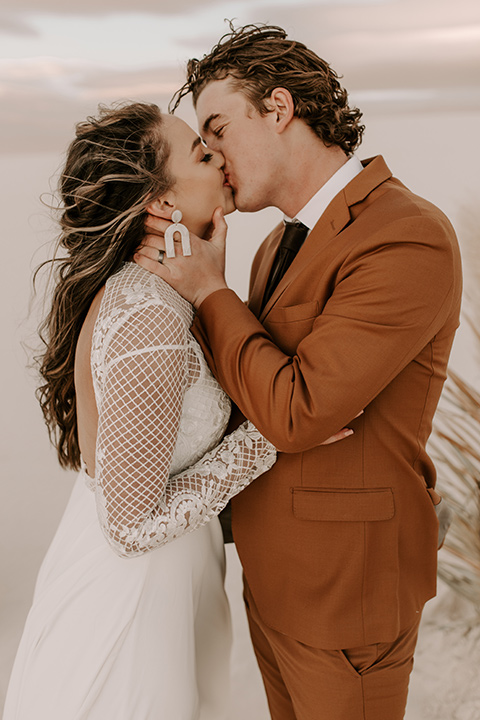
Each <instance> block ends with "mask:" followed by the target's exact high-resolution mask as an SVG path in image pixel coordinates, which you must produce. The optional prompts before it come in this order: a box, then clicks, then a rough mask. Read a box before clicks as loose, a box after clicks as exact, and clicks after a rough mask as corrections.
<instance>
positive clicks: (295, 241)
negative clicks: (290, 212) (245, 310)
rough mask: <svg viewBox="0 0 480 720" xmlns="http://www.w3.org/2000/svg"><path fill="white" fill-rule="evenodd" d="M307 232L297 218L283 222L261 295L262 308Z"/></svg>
mask: <svg viewBox="0 0 480 720" xmlns="http://www.w3.org/2000/svg"><path fill="white" fill-rule="evenodd" d="M307 233H308V228H307V227H305V225H303V223H301V222H298V220H295V221H294V222H286V223H285V230H284V231H283V236H282V239H281V241H280V246H279V248H278V251H277V254H276V256H275V260H274V261H273V265H272V269H271V271H270V276H269V278H268V282H267V286H266V288H265V293H264V295H263V303H262V310H263V308H264V307H265V305H266V304H267V302H268V301H269V300H270V298H271V296H272V293H273V291H274V290H275V288H276V287H277V285H278V283H279V282H280V280H281V279H282V277H283V276H284V275H285V273H286V272H287V270H288V268H289V267H290V265H291V264H292V262H293V259H294V257H295V255H296V254H297V252H298V251H299V250H300V248H301V247H302V245H303V242H304V240H305V238H306V237H307Z"/></svg>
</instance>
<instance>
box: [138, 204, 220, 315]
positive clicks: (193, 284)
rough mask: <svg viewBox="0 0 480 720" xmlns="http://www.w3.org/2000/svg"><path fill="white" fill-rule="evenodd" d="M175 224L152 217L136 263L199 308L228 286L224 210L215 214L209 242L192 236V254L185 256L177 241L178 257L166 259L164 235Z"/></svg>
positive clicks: (146, 226)
mask: <svg viewBox="0 0 480 720" xmlns="http://www.w3.org/2000/svg"><path fill="white" fill-rule="evenodd" d="M171 224H172V223H171V222H170V221H169V220H164V219H162V218H159V217H155V216H153V215H148V218H147V220H146V222H145V236H144V238H143V241H142V244H141V245H140V246H139V247H138V248H137V250H136V252H135V255H134V257H133V259H134V261H135V262H136V263H137V264H138V265H141V266H142V267H143V268H145V269H146V270H149V271H150V272H152V273H154V274H155V275H158V277H161V278H162V279H163V280H165V281H166V282H168V283H169V285H171V286H172V287H173V288H174V289H175V290H177V292H179V293H180V295H182V296H183V297H184V298H185V299H186V300H188V301H189V302H190V303H192V305H194V306H195V307H196V308H198V307H200V305H201V304H202V302H203V301H204V300H205V298H206V297H208V295H211V293H213V292H215V291H216V290H221V289H223V288H226V287H227V284H226V282H225V238H226V234H227V224H226V222H225V219H224V217H223V212H222V211H221V208H217V210H215V213H214V215H213V231H212V234H211V237H210V238H209V239H208V240H203V239H201V238H199V237H197V236H196V235H195V234H194V233H192V232H191V233H190V244H191V249H192V254H191V255H189V256H186V257H184V256H183V254H182V244H181V242H177V241H175V257H174V258H167V257H166V255H165V254H164V253H165V240H164V234H165V232H166V230H167V228H168V227H169V226H170V225H171Z"/></svg>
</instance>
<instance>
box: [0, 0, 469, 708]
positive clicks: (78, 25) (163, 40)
mask: <svg viewBox="0 0 480 720" xmlns="http://www.w3.org/2000/svg"><path fill="white" fill-rule="evenodd" d="M225 18H229V19H234V20H235V24H236V25H243V24H248V23H252V22H268V23H272V24H276V25H280V26H282V27H284V28H285V29H286V30H287V32H288V34H289V36H290V37H293V38H295V39H298V40H301V41H302V42H304V43H306V44H307V45H308V46H310V47H311V48H312V49H313V50H315V51H316V52H317V53H318V54H319V55H320V56H322V57H324V58H325V59H326V60H327V61H328V62H330V63H331V65H332V66H333V67H334V68H335V69H336V70H337V72H339V73H340V74H341V75H343V81H342V82H343V84H344V85H345V87H346V88H347V89H348V90H349V93H350V97H351V100H352V102H353V103H355V104H357V105H358V106H359V107H360V108H361V110H362V111H363V112H364V121H365V124H366V126H367V131H366V134H365V137H364V141H363V144H362V146H361V148H360V150H359V151H358V155H359V157H360V158H366V157H369V156H371V155H375V154H379V153H381V154H383V155H384V157H385V159H386V161H387V164H388V165H389V166H390V168H391V169H392V171H393V173H394V174H395V175H396V176H397V177H399V178H400V179H401V180H402V181H403V182H405V183H406V184H407V185H408V186H409V187H410V188H411V189H412V190H413V191H414V192H417V193H419V194H420V195H423V196H424V197H426V198H427V199H429V200H431V201H432V202H434V203H436V204H437V205H438V206H439V207H440V208H441V209H442V210H444V212H446V214H447V215H448V216H449V217H450V219H451V220H452V222H453V224H454V226H455V228H456V230H457V233H458V235H459V239H460V244H461V247H462V251H463V252H464V255H465V257H466V258H467V262H466V263H465V266H466V275H467V285H468V286H469V287H470V288H471V287H472V282H473V280H472V278H473V272H472V267H476V268H477V269H480V263H479V258H480V251H479V250H478V248H479V247H480V243H479V239H480V238H479V235H480V233H479V230H478V228H479V225H480V183H479V178H478V168H479V167H480V144H479V136H480V2H479V0H374V1H372V2H365V0H350V1H347V0H345V1H344V0H303V2H302V0H243V1H242V0H232V1H231V2H225V1H224V0H210V1H208V0H168V2H165V0H159V1H158V2H153V0H136V2H127V1H126V0H83V2H81V3H80V2H75V0H72V1H69V0H4V2H3V4H2V9H1V10H0V128H1V131H0V174H1V193H0V238H1V243H2V255H1V262H0V293H1V296H0V297H1V300H0V319H1V327H2V351H3V352H2V367H1V369H2V372H1V374H0V378H1V383H2V384H1V397H2V403H1V413H0V422H1V425H0V465H1V469H2V486H1V497H0V513H1V517H0V546H1V550H2V553H1V557H0V579H1V580H0V633H1V641H0V646H1V648H2V649H1V651H0V708H1V707H2V704H3V703H2V693H3V691H4V688H5V687H6V683H7V680H8V675H9V672H10V667H11V663H12V661H13V656H14V653H15V649H16V646H17V643H18V640H19V636H20V633H21V630H22V626H23V622H24V619H25V616H26V613H27V611H28V607H29V605H30V602H31V594H32V590H33V585H34V581H35V577H36V573H37V571H38V566H39V564H40V562H41V559H42V557H43V555H44V553H45V550H46V548H47V546H48V544H49V542H50V539H51V537H52V536H53V533H54V531H55V528H56V525H57V523H58V519H59V517H60V514H61V512H62V510H63V507H64V505H65V502H66V499H67V497H68V494H69V491H70V487H71V481H72V477H73V475H72V474H71V473H64V472H63V471H61V470H60V469H59V467H58V465H57V463H56V460H55V456H54V453H53V452H52V451H51V450H50V449H49V445H48V440H47V435H46V431H45V428H44V426H43V423H42V420H41V417H40V412H39V409H38V407H37V404H36V401H35V399H34V395H33V391H34V386H35V379H34V377H33V376H32V373H31V372H28V371H27V370H26V368H25V366H26V363H27V355H26V354H25V351H24V349H23V348H22V345H21V343H25V342H26V343H27V344H31V342H32V340H33V339H34V330H35V327H36V325H37V322H38V309H33V310H31V309H30V308H29V297H30V292H31V273H32V269H33V268H34V267H35V266H36V265H37V264H38V263H39V262H40V260H42V259H43V258H44V257H45V256H46V255H47V254H48V252H49V250H48V249H49V247H50V246H51V242H52V240H53V238H54V236H55V233H56V228H55V226H54V225H53V222H52V219H51V218H50V216H49V212H48V210H47V209H46V208H45V207H44V206H43V205H42V204H41V202H40V196H42V194H45V195H44V199H45V200H46V201H47V202H48V201H49V200H50V198H49V195H48V193H49V189H50V188H54V186H55V173H56V171H57V170H58V168H59V167H60V166H61V163H62V160H63V153H64V150H65V149H66V147H67V145H68V143H69V142H70V140H71V139H72V137H73V132H74V124H75V123H76V122H78V121H80V120H83V119H84V118H85V117H86V116H87V115H88V114H93V113H95V111H96V108H97V105H98V103H100V102H101V103H106V104H109V103H111V102H114V101H116V100H147V101H153V102H156V103H158V104H159V105H160V106H161V107H162V108H163V109H166V107H167V104H168V101H169V99H170V97H171V95H172V94H173V92H174V91H175V90H176V89H177V88H178V87H179V86H180V85H181V84H182V82H183V76H184V68H185V63H186V61H187V59H188V58H190V57H201V56H202V55H203V54H204V53H206V52H208V50H209V49H210V48H211V46H212V45H213V44H214V43H215V42H216V41H217V40H218V39H219V37H220V36H221V35H222V34H224V33H225V32H227V30H228V27H227V25H226V23H225V22H224V19H225ZM179 115H180V116H181V117H183V118H184V119H186V120H187V121H189V122H190V123H191V124H192V125H193V126H195V117H194V113H193V111H192V109H191V106H190V103H189V101H188V100H186V101H183V102H182V105H181V106H180V111H179ZM278 217H279V213H278V211H277V210H265V211H262V213H260V214H258V215H255V216H248V215H241V214H238V213H236V214H235V215H233V216H230V217H229V219H228V222H229V227H230V231H229V240H228V256H227V259H228V267H227V271H228V272H227V277H228V280H229V282H230V284H231V286H232V287H233V288H234V289H235V290H236V291H237V292H238V293H239V294H240V295H241V296H242V297H245V296H246V291H247V285H248V273H249V266H250V263H251V260H252V257H253V253H254V252H255V249H256V248H257V247H258V245H259V244H260V242H261V240H262V239H263V237H264V236H265V235H266V233H267V232H268V230H269V229H270V228H271V227H272V225H273V224H274V223H275V222H276V220H277V219H278ZM472 249H473V250H472ZM474 261H476V266H475V262H474ZM476 282H477V285H478V278H477V280H476ZM452 363H453V364H454V365H455V367H456V369H460V370H461V371H462V372H463V373H464V374H465V375H466V376H467V377H468V378H469V379H470V380H471V381H472V382H474V383H478V382H479V379H480V372H479V366H480V361H479V357H478V354H477V351H476V349H475V347H474V345H473V344H472V341H471V337H470V336H469V334H468V331H467V329H466V328H465V327H462V328H461V330H460V331H459V333H458V335H457V340H456V343H455V347H454V352H453V356H452ZM228 558H229V578H228V581H227V587H228V591H229V594H230V597H231V600H232V604H233V607H234V620H235V623H236V625H235V627H236V646H235V653H234V690H235V694H234V701H233V714H232V720H236V719H237V718H238V720H240V719H242V720H244V719H245V718H246V717H248V718H249V720H266V718H267V717H268V716H267V714H266V709H265V704H264V699H263V695H262V689H261V684H260V681H259V678H258V675H256V674H255V672H256V671H255V666H254V661H253V656H252V655H251V654H249V650H248V638H247V636H246V631H245V626H244V624H242V623H243V618H242V617H241V613H242V609H241V599H240V570H239V566H238V563H237V561H236V559H235V555H234V552H233V551H232V549H231V548H229V550H228ZM86 631H88V629H86ZM448 663H449V659H448V658H445V667H448ZM416 673H417V674H416V675H415V674H414V680H413V683H412V688H413V691H412V698H413V699H412V700H411V701H410V705H409V712H408V713H407V720H423V718H424V717H425V713H424V712H423V711H422V702H423V701H424V699H425V693H426V690H425V687H426V681H425V676H424V675H422V674H421V671H419V670H418V669H417V670H416ZM419 673H420V674H419ZM245 688H248V689H249V692H246V691H245ZM422 693H423V694H422ZM39 720H43V719H39ZM436 720H452V719H451V716H449V717H447V716H445V717H440V716H438V717H437V718H436Z"/></svg>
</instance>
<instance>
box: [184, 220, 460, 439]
mask: <svg viewBox="0 0 480 720" xmlns="http://www.w3.org/2000/svg"><path fill="white" fill-rule="evenodd" d="M456 272H457V270H456V263H455V259H454V257H453V248H452V244H451V241H450V240H449V238H448V237H447V235H446V233H445V230H444V229H443V228H442V226H441V225H440V224H439V223H437V222H436V221H434V220H433V219H429V218H418V217H416V218H409V219H404V220H401V221H397V222H395V223H392V224H391V226H388V227H386V228H382V231H381V232H379V233H378V234H377V236H375V237H372V238H369V239H368V241H367V242H364V243H359V244H358V245H357V246H356V247H355V248H354V249H353V250H352V251H351V252H350V254H349V255H348V256H347V257H346V259H345V260H344V262H343V264H342V265H341V267H340V268H339V270H338V272H337V274H336V278H335V283H336V284H335V287H334V290H333V292H332V293H331V296H330V298H329V300H328V302H327V303H326V304H325V306H324V308H323V311H322V312H321V314H320V315H318V317H317V318H316V320H315V322H314V325H313V328H312V331H311V332H310V333H309V334H308V335H307V336H306V337H305V338H304V339H303V340H302V341H301V342H300V343H299V345H298V347H297V351H296V354H295V355H293V356H289V355H286V354H285V353H283V352H282V351H281V350H280V349H279V348H278V347H277V346H276V345H275V343H274V342H273V340H272V338H271V336H270V335H269V334H268V332H267V331H266V330H265V328H264V327H263V326H262V325H261V323H260V322H259V321H258V320H257V318H256V317H255V316H254V315H253V314H252V313H251V312H250V311H249V309H248V308H247V307H245V305H244V304H243V303H242V302H241V300H240V299H239V298H238V297H237V296H236V295H235V293H234V292H232V291H231V290H220V291H217V292H216V293H213V294H212V295H210V296H209V297H208V298H206V300H205V301H204V302H203V303H202V305H201V307H200V308H199V312H198V314H197V318H196V321H195V334H196V336H197V339H198V340H199V341H200V343H201V345H202V347H203V350H204V352H205V354H206V357H207V360H208V362H209V365H210V366H211V368H212V370H213V372H214V374H215V375H216V377H217V378H218V380H219V382H220V383H221V384H222V386H223V387H224V389H225V390H226V392H227V393H228V394H229V395H230V397H231V398H232V399H233V400H234V402H235V403H236V404H237V405H238V407H239V408H240V409H241V411H242V412H243V413H244V415H245V416H246V417H248V418H249V419H250V420H252V422H253V423H254V424H255V425H256V426H257V427H258V429H259V430H260V432H262V433H263V434H264V435H265V437H267V438H268V439H269V440H270V441H271V442H272V443H273V444H274V445H275V446H276V447H277V448H278V449H279V450H280V451H283V452H301V451H305V450H308V449H310V448H312V447H315V446H317V445H319V444H320V443H322V442H323V441H324V440H326V439H327V438H328V437H330V436H331V435H332V434H333V433H335V432H337V431H338V430H339V429H340V428H342V427H343V426H345V425H346V424H348V423H349V422H350V421H351V420H352V419H353V418H354V417H355V416H356V415H357V413H358V412H360V411H361V410H362V409H364V408H366V407H367V405H368V404H369V403H370V402H371V401H372V400H373V399H374V398H375V397H376V396H377V395H378V394H379V393H380V392H381V391H382V390H383V389H384V388H385V387H386V385H387V384H388V383H389V382H391V380H392V379H393V378H394V377H395V376H396V375H398V374H399V373H400V372H401V371H402V370H403V369H404V368H405V367H406V365H407V364H408V363H410V362H411V361H412V360H413V359H414V358H415V356H416V355H417V354H418V353H419V352H420V351H421V350H422V348H424V347H425V345H426V344H427V343H429V342H430V341H431V340H432V338H433V337H434V336H435V335H436V334H437V333H439V332H440V331H441V329H442V327H443V326H444V325H445V323H446V321H447V319H448V318H449V316H450V314H451V313H452V305H453V300H454V295H455V294H456V288H458V278H456ZM310 299H314V294H313V296H312V297H311V298H310Z"/></svg>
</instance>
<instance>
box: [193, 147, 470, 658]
mask: <svg viewBox="0 0 480 720" xmlns="http://www.w3.org/2000/svg"><path fill="white" fill-rule="evenodd" d="M281 232H282V228H281V227H278V228H276V229H275V230H274V231H273V232H272V233H271V234H270V236H269V237H268V238H267V239H266V240H265V242H264V243H263V245H262V246H261V247H260V249H259V251H258V253H257V255H256V257H255V260H254V264H253V270H252V277H251V287H250V300H249V307H247V306H246V305H245V304H244V303H242V301H241V300H240V299H239V298H238V296H237V295H236V294H235V293H234V292H232V291H231V290H220V291H218V292H216V293H213V294H212V295H210V296H209V297H208V298H207V299H206V300H205V301H204V302H203V303H202V305H201V307H200V308H199V311H198V313H197V316H196V320H195V323H194V333H195V335H196V337H197V339H198V340H199V342H200V343H201V345H202V348H203V350H204V352H205V355H206V357H207V360H208V363H209V365H210V367H211V368H212V370H213V372H214V374H215V376H216V377H217V379H218V380H219V382H220V383H221V385H222V386H223V387H224V388H225V390H226V391H227V393H228V394H229V395H230V397H231V398H232V399H233V401H234V402H235V403H236V405H237V406H238V408H240V410H241V412H242V413H243V414H244V415H245V416H246V417H247V418H249V419H250V420H252V421H253V423H254V424H255V425H256V426H257V428H258V429H259V430H260V431H261V432H262V433H263V434H264V435H265V436H266V437H267V438H268V439H269V440H270V441H271V442H272V443H273V444H274V445H275V446H276V447H277V448H278V450H279V455H278V460H277V462H276V464H275V465H274V467H273V468H272V469H271V470H270V471H269V472H267V473H265V474H264V475H263V476H261V477H260V478H259V479H257V480H256V481H255V482H254V483H252V485H250V486H249V487H248V488H247V489H246V490H244V491H243V492H242V493H241V494H240V495H238V496H237V497H236V498H234V500H233V502H232V506H233V509H232V516H233V534H234V538H235V542H236V545H237V548H238V552H239V556H240V559H241V562H242V564H243V567H244V571H245V576H246V580H247V582H248V584H249V587H250V589H251V592H252V594H253V596H254V598H255V601H256V604H257V607H258V610H259V612H260V615H261V617H262V619H263V621H264V622H265V623H266V624H267V625H269V626H270V627H272V628H274V629H276V630H278V631H280V632H281V633H284V634H286V635H288V636H290V637H293V638H296V639H297V640H299V641H301V642H303V643H306V644H308V645H312V646H315V647H321V648H327V649H328V648H347V647H356V646H360V645H366V644H371V643H376V642H387V641H392V640H394V639H395V638H396V637H397V635H398V633H399V631H400V630H401V629H403V628H405V627H407V626H408V625H409V624H410V623H411V622H413V621H414V620H415V618H416V617H418V615H417V613H418V612H420V611H421V609H422V607H423V605H424V603H425V601H426V600H428V599H429V598H431V597H432V596H433V595H434V594H435V590H436V567H437V562H436V558H437V529H438V523H437V518H436V514H435V511H434V508H433V505H432V501H431V498H430V496H429V494H428V492H427V487H433V486H434V485H435V469H434V466H433V464H432V461H431V459H430V458H429V456H428V454H427V452H426V449H425V445H426V442H427V439H428V436H429V434H430V432H431V428H432V418H433V415H434V412H435V409H436V406H437V403H438V399H439V396H440V393H441V389H442V385H443V383H444V380H445V377H446V368H447V361H448V357H449V353H450V349H451V345H452V341H453V337H454V333H455V330H456V328H457V326H458V322H459V310H460V298H461V263H460V255H459V249H458V244H457V240H456V237H455V233H454V231H453V229H452V227H451V225H450V223H449V221H448V220H447V218H446V217H445V216H444V215H443V214H442V213H441V212H440V211H439V210H438V209H437V208H436V207H434V206H433V205H432V204H430V203H429V202H427V201H425V200H424V199H422V198H420V197H417V196H416V195H414V194H413V193H412V192H410V191H409V190H408V189H407V188H406V187H405V186H404V185H402V183H400V182H399V181H398V180H396V179H395V178H393V177H392V174H391V172H390V171H389V169H388V167H387V166H386V164H385V162H384V160H383V158H381V157H376V158H373V159H371V160H367V161H365V162H364V169H363V171H362V172H361V173H360V174H359V175H358V176H357V177H355V178H354V179H353V180H352V181H351V182H350V183H349V184H348V185H347V186H346V188H345V189H344V190H343V191H341V192H340V193H339V194H338V195H337V196H336V197H335V198H334V200H333V201H332V202H331V203H330V205H329V206H328V208H327V209H326V211H325V212H324V214H323V215H322V217H321V218H320V220H319V222H318V223H317V225H316V226H315V228H313V230H312V232H311V233H310V235H309V236H308V238H307V240H306V241H305V243H304V245H303V246H302V248H301V250H300V251H299V253H298V255H297V256H296V258H295V260H294V261H293V263H292V265H291V266H290V268H289V270H288V271H287V273H286V274H285V276H284V277H283V279H282V280H281V282H280V284H279V285H278V287H277V288H276V290H275V292H274V293H273V295H272V297H271V299H270V301H269V302H268V303H267V305H266V307H265V308H264V310H263V311H262V312H260V307H261V300H262V297H263V293H264V289H265V285H266V282H267V278H268V275H269V272H270V268H271V265H272V262H273V258H274V256H275V253H276V249H277V247H278V245H279V242H280V237H281ZM361 410H364V414H363V415H361V416H360V417H359V418H357V419H356V420H353V421H352V419H353V418H354V417H355V416H356V415H357V413H359V412H360V411H361ZM347 425H348V426H350V427H352V428H354V430H355V433H354V435H353V436H351V437H349V438H347V439H346V440H342V441H341V442H337V443H335V444H333V445H327V446H322V445H320V443H322V442H323V441H324V440H326V439H327V438H328V437H330V436H331V435H332V434H333V433H335V432H336V431H338V430H339V429H340V428H342V427H344V426H347Z"/></svg>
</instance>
